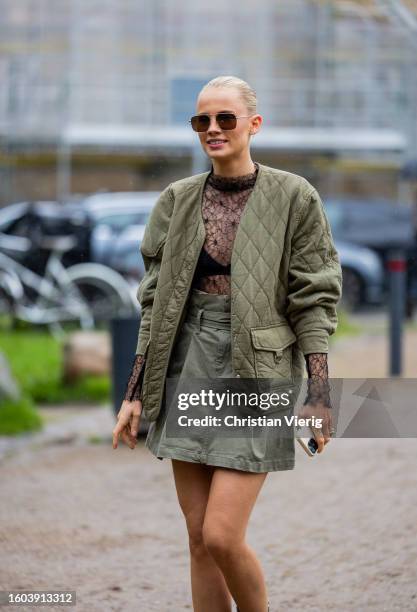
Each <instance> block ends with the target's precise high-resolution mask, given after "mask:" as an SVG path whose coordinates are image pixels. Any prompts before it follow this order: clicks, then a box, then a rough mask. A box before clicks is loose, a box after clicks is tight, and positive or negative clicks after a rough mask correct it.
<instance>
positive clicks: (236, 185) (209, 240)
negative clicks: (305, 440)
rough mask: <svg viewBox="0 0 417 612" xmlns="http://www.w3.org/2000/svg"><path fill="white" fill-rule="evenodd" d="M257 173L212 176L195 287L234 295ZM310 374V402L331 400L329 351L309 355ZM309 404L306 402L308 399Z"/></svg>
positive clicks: (135, 392) (136, 370)
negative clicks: (243, 221) (242, 224)
mask: <svg viewBox="0 0 417 612" xmlns="http://www.w3.org/2000/svg"><path fill="white" fill-rule="evenodd" d="M254 166H255V169H254V171H253V172H251V173H249V174H245V175H241V176H234V177H225V176H221V175H218V174H215V173H214V172H213V168H212V170H211V173H210V174H209V175H208V177H207V180H206V184H205V188H204V194H203V203H202V214H203V220H204V226H205V230H206V240H205V242H204V245H203V248H202V250H201V253H200V256H199V260H198V262H197V268H196V271H195V273H194V278H193V281H192V287H195V288H197V289H200V290H201V291H205V292H206V293H217V294H223V295H224V294H228V295H230V260H231V255H232V249H233V242H234V239H235V236H236V231H237V228H238V225H239V221H240V218H241V216H242V213H243V210H244V208H245V204H246V202H247V199H248V197H249V195H250V193H251V191H252V189H253V187H254V185H255V182H256V178H257V175H258V171H259V165H258V164H257V162H254ZM143 364H144V360H143V357H142V355H136V356H135V358H134V362H133V365H132V370H131V373H130V376H129V379H128V382H127V386H126V392H125V396H124V399H126V400H129V401H132V400H135V399H140V387H141V378H142V376H141V374H143ZM306 365H307V371H308V377H309V379H310V380H309V392H308V398H307V399H308V401H309V402H310V403H316V402H318V401H322V402H324V403H325V404H328V405H329V403H330V400H329V394H328V385H327V378H328V371H327V353H312V354H310V355H306ZM305 403H306V402H305Z"/></svg>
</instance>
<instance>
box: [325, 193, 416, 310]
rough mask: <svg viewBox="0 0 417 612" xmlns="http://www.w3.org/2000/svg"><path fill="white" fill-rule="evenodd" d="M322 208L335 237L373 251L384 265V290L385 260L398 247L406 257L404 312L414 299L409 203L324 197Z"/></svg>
mask: <svg viewBox="0 0 417 612" xmlns="http://www.w3.org/2000/svg"><path fill="white" fill-rule="evenodd" d="M325 209H326V213H327V215H328V218H329V222H330V225H331V228H332V233H333V236H334V238H335V240H343V241H346V242H349V243H351V244H355V245H358V246H361V247H367V248H370V249H372V250H373V251H375V252H376V253H377V254H378V256H379V258H380V260H381V262H382V266H383V268H384V292H385V293H386V294H387V292H388V274H387V261H388V258H389V256H390V252H391V250H393V249H398V248H399V249H402V250H403V251H404V255H405V257H406V260H407V296H406V299H407V312H408V314H409V315H410V314H411V313H412V309H413V305H414V303H415V302H416V301H417V234H416V231H417V228H416V227H415V226H414V222H413V211H412V208H411V207H410V206H407V205H404V204H397V203H395V202H391V201H387V200H373V199H371V200H366V201H362V200H355V199H347V198H344V199H342V198H340V199H336V198H335V199H332V198H330V199H328V200H326V201H325Z"/></svg>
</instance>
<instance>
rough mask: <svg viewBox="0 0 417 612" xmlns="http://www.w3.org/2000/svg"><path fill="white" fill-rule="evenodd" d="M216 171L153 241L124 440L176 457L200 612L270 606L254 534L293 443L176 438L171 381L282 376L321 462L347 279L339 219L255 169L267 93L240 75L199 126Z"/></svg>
mask: <svg viewBox="0 0 417 612" xmlns="http://www.w3.org/2000/svg"><path fill="white" fill-rule="evenodd" d="M190 122H191V126H192V128H193V130H194V131H195V132H197V134H198V137H199V139H200V143H201V146H202V148H203V150H204V152H205V153H206V155H207V156H208V157H209V158H210V159H211V162H212V167H211V170H210V171H209V172H204V173H202V174H198V175H194V176H191V177H188V178H185V179H181V180H178V181H175V182H173V183H171V184H170V185H169V186H168V187H167V188H166V189H165V190H164V191H163V192H162V193H161V195H160V197H159V199H158V201H157V203H156V204H155V206H154V209H153V211H152V213H151V216H150V219H149V221H148V224H147V227H146V230H145V234H144V237H143V240H142V244H141V253H142V256H143V260H144V264H145V270H146V272H145V275H144V278H143V279H142V281H141V283H140V285H139V288H138V300H139V302H140V305H141V325H140V329H139V336H138V343H137V349H136V355H135V361H134V364H133V367H132V372H131V375H130V378H129V381H128V384H127V388H126V394H125V398H124V401H123V403H122V406H121V409H120V411H119V414H118V422H117V425H116V427H115V429H114V430H113V446H114V448H116V447H117V444H118V439H119V437H121V438H122V440H123V441H124V442H125V443H126V444H127V445H129V446H130V448H134V447H135V445H136V442H137V438H136V436H137V433H138V430H139V420H140V416H141V414H142V411H143V414H144V415H145V417H146V418H147V419H148V420H149V422H150V428H149V431H148V435H147V438H146V446H147V447H148V448H149V449H150V451H151V452H152V453H153V454H154V455H155V456H156V457H158V458H159V459H161V460H162V459H163V458H170V459H171V462H172V469H173V476H174V482H175V487H176V491H177V495H178V501H179V505H180V507H181V510H182V512H183V514H184V518H185V521H186V526H187V530H188V535H189V550H190V565H191V590H192V598H193V606H194V610H195V611H196V612H230V610H231V605H232V600H233V601H234V602H235V603H236V605H237V606H238V607H237V610H239V611H240V612H266V611H267V610H269V600H268V593H267V588H266V584H265V580H264V576H263V571H262V568H261V565H260V563H259V560H258V559H257V556H256V554H255V552H254V550H253V549H252V548H251V547H250V546H249V545H248V544H247V543H246V541H245V533H246V529H247V525H248V521H249V518H250V515H251V512H252V510H253V507H254V504H255V502H256V499H257V497H258V495H259V492H260V490H261V488H262V485H263V483H264V482H265V478H266V476H267V474H268V473H269V472H272V471H280V470H289V469H293V468H294V455H295V452H294V438H293V437H292V438H291V437H288V436H287V437H284V438H282V437H280V438H277V437H274V436H273V435H271V434H269V433H268V434H265V435H264V434H262V435H261V436H257V437H253V436H251V435H247V436H245V437H241V438H226V437H224V436H216V435H215V433H214V432H213V433H212V435H210V436H208V435H204V434H201V435H199V434H198V433H197V434H196V435H189V436H187V435H185V434H183V435H182V437H179V436H177V437H174V436H173V435H172V434H171V435H169V431H167V423H169V416H170V409H171V407H170V406H169V405H168V402H166V401H165V399H166V395H165V394H166V389H165V386H166V385H165V383H166V381H167V379H170V378H173V379H182V380H184V379H188V378H189V379H191V378H207V379H213V378H234V377H238V378H239V377H241V378H256V379H262V378H269V379H276V380H277V382H278V384H280V381H281V382H282V381H286V382H289V383H290V384H291V385H292V386H293V388H294V389H295V391H296V392H299V389H300V385H301V381H302V378H303V373H304V368H305V366H306V367H307V373H308V383H309V386H308V388H309V393H308V396H307V398H306V400H305V402H304V406H303V416H308V415H310V414H311V415H312V414H314V415H315V416H316V417H320V418H322V419H323V421H322V422H323V426H322V429H321V431H320V430H314V435H315V437H316V440H317V442H318V446H319V452H322V450H323V448H324V445H325V444H327V442H328V441H329V439H330V435H331V411H330V409H331V406H330V401H329V394H328V387H327V378H328V367H327V353H328V336H329V335H331V334H333V333H334V331H335V330H336V327H337V312H336V306H337V303H338V301H339V299H340V297H341V289H342V277H341V268H340V262H339V258H338V254H337V251H336V249H335V246H334V243H333V239H332V235H331V231H330V227H329V224H328V220H327V217H326V215H325V213H324V209H323V205H322V202H321V199H320V197H319V195H318V193H317V191H316V189H315V188H314V187H313V186H312V185H311V184H310V183H309V182H308V181H307V180H306V179H304V178H303V177H301V176H298V175H296V174H292V173H290V172H285V171H283V170H278V169H275V168H270V167H268V166H265V165H263V164H260V163H258V162H256V161H255V162H254V161H253V160H252V158H251V154H250V141H251V137H252V136H253V135H255V134H256V133H257V132H258V131H259V129H260V127H261V124H262V117H261V115H259V114H257V100H256V94H255V92H254V90H253V89H252V88H251V87H250V86H249V85H248V83H246V82H245V81H243V80H241V79H239V78H237V77H232V76H225V77H218V78H215V79H213V80H211V81H209V82H208V83H207V84H206V85H205V86H204V87H203V89H202V90H201V92H200V94H199V96H198V99H197V107H196V115H195V116H194V117H192V118H191V120H190Z"/></svg>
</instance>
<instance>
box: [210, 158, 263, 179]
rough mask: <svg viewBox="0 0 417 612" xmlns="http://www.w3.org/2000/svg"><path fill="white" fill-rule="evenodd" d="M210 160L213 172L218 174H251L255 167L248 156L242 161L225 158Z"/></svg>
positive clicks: (227, 175) (226, 175) (228, 175)
mask: <svg viewBox="0 0 417 612" xmlns="http://www.w3.org/2000/svg"><path fill="white" fill-rule="evenodd" d="M211 161H212V169H213V173H214V174H216V175H218V176H225V177H233V176H244V175H245V174H252V172H255V169H256V168H255V164H254V163H253V161H252V160H251V158H250V157H249V158H247V159H245V160H243V161H242V160H226V159H225V160H223V159H212V160H211Z"/></svg>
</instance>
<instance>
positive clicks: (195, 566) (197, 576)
mask: <svg viewBox="0 0 417 612" xmlns="http://www.w3.org/2000/svg"><path fill="white" fill-rule="evenodd" d="M172 468H173V473H174V480H175V487H176V490H177V496H178V501H179V504H180V507H181V510H182V512H183V514H184V517H185V521H186V525H187V530H188V537H189V548H190V570H191V590H192V598H193V607H194V611H195V612H213V610H216V612H230V609H231V595H230V592H229V589H228V587H227V584H226V581H225V579H224V576H223V574H222V572H221V570H220V568H219V567H218V565H217V564H216V562H215V561H214V559H213V557H212V556H211V555H210V554H209V552H208V550H207V548H206V546H205V544H204V541H203V535H202V529H203V523H204V516H205V512H206V506H207V501H208V497H209V492H210V484H211V479H212V476H213V468H212V467H211V466H208V465H202V464H198V463H190V462H187V461H179V460H177V459H172Z"/></svg>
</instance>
